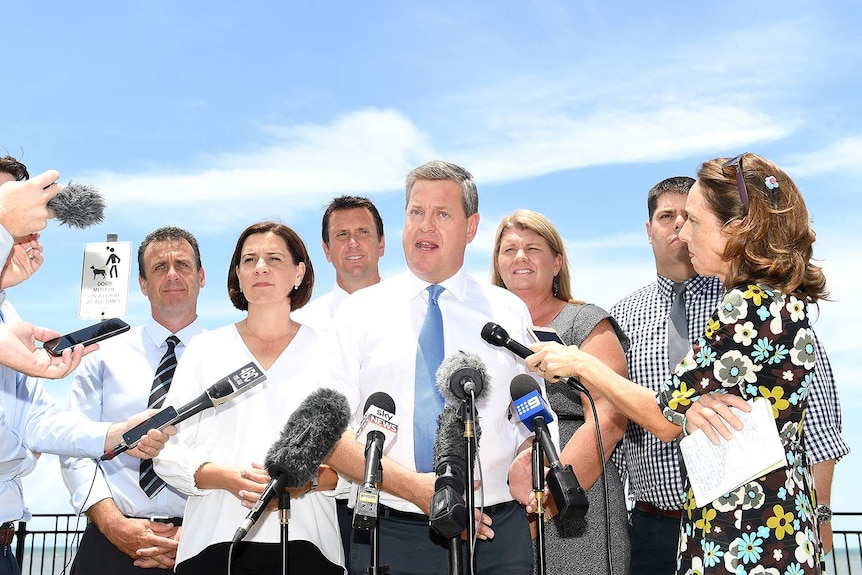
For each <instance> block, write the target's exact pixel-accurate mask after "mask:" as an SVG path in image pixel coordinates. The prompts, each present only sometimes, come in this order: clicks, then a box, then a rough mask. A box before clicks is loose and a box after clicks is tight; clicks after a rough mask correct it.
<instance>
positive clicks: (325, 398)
mask: <svg viewBox="0 0 862 575" xmlns="http://www.w3.org/2000/svg"><path fill="white" fill-rule="evenodd" d="M349 419H350V405H349V404H348V403H347V398H346V397H344V395H343V394H341V393H339V392H337V391H335V390H332V389H327V388H321V389H318V390H316V391H314V392H312V393H311V394H309V395H308V397H306V398H305V399H304V400H303V401H302V403H300V404H299V407H297V408H296V410H295V411H294V412H293V413H291V414H290V417H288V418H287V423H285V424H284V429H283V430H282V431H281V436H280V437H279V438H278V439H277V440H276V441H275V443H273V444H272V446H271V447H270V448H269V451H268V452H267V454H266V458H265V459H264V460H263V463H264V466H265V467H266V470H267V472H268V473H269V476H270V477H272V480H271V481H270V482H269V483H268V484H267V486H266V489H264V490H263V493H261V494H260V498H259V499H258V500H257V503H255V504H254V507H252V508H251V511H249V512H248V516H247V517H246V518H245V520H244V521H243V522H242V525H240V527H239V529H237V530H236V533H235V534H234V536H233V543H234V544H236V543H239V542H240V541H242V540H243V538H244V537H245V536H246V535H247V534H248V532H249V530H250V529H251V528H252V526H253V525H254V524H255V523H257V520H258V519H260V517H261V515H263V512H264V510H265V509H266V506H267V505H269V502H270V501H272V499H273V498H274V497H276V496H277V495H279V494H281V493H282V492H283V491H284V490H285V489H286V488H297V487H302V486H303V485H305V484H306V483H308V482H309V481H311V480H312V479H313V478H314V476H315V475H316V474H317V469H318V467H320V464H321V463H323V460H324V459H326V456H327V455H329V453H330V452H331V451H332V450H333V449H334V448H335V444H336V443H338V440H339V439H340V438H341V435H342V434H343V433H344V430H346V429H347V421H348V420H349Z"/></svg>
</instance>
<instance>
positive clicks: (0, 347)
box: [0, 321, 99, 379]
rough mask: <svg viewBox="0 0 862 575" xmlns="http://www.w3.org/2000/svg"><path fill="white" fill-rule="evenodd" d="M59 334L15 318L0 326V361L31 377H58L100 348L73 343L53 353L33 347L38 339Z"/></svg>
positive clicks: (42, 339)
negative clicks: (70, 347) (57, 352)
mask: <svg viewBox="0 0 862 575" xmlns="http://www.w3.org/2000/svg"><path fill="white" fill-rule="evenodd" d="M60 335H61V334H60V333H58V332H56V331H54V330H51V329H47V328H44V327H38V326H35V325H31V324H29V323H25V322H21V321H15V322H9V323H5V324H3V325H0V364H3V365H5V366H7V367H10V368H12V369H13V370H15V371H17V372H20V373H23V374H24V375H29V376H32V377H44V378H46V379H60V378H63V377H66V376H67V375H69V374H70V373H71V372H72V370H74V369H75V368H76V367H78V364H79V363H81V358H83V357H84V356H85V355H87V354H88V353H90V352H92V351H95V350H97V349H99V345H98V344H92V345H88V346H87V347H84V346H82V345H76V346H75V347H74V348H72V349H67V350H64V351H63V354H62V355H60V356H54V355H51V354H50V353H48V352H47V351H45V350H44V349H43V348H38V349H37V348H36V342H37V341H48V340H49V339H53V338H55V337H60Z"/></svg>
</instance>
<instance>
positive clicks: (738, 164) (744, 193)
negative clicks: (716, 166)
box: [721, 152, 748, 210]
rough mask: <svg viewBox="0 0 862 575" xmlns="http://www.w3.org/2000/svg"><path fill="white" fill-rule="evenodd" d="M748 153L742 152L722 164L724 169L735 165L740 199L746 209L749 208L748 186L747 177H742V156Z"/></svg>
mask: <svg viewBox="0 0 862 575" xmlns="http://www.w3.org/2000/svg"><path fill="white" fill-rule="evenodd" d="M747 153H748V152H742V153H741V154H739V155H738V156H736V157H735V158H732V159H730V160H727V161H726V162H725V163H723V164H722V165H721V169H722V170H724V168H726V167H728V166H733V169H734V170H735V171H736V187H737V188H739V200H740V201H741V202H742V206H743V207H744V208H745V209H746V210H748V188H746V187H745V178H743V177H742V157H743V156H745V154H747Z"/></svg>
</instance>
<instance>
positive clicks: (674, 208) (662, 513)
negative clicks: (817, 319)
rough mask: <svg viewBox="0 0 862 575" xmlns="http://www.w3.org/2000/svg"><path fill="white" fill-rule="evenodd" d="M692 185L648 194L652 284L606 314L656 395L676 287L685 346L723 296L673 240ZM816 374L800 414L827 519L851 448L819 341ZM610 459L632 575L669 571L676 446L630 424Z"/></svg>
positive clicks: (677, 486) (669, 185)
mask: <svg viewBox="0 0 862 575" xmlns="http://www.w3.org/2000/svg"><path fill="white" fill-rule="evenodd" d="M693 184H694V180H693V179H692V178H687V177H674V178H668V179H666V180H663V181H661V182H659V183H658V184H656V185H655V187H653V188H652V189H651V190H650V191H649V194H648V195H647V209H648V212H649V221H647V223H646V231H647V237H648V239H649V242H650V244H651V245H652V249H653V256H654V258H655V265H656V272H657V275H658V277H657V281H656V282H655V283H652V284H650V285H647V286H645V287H642V288H641V289H639V290H637V291H635V292H634V293H632V294H630V295H628V296H626V297H625V298H623V299H622V300H620V301H619V302H617V304H616V305H614V306H613V307H612V308H611V310H610V311H611V315H612V316H613V317H614V319H616V320H617V323H619V325H620V327H622V329H623V330H624V331H625V333H626V334H627V335H628V336H629V339H630V340H631V347H630V348H629V350H628V353H627V354H626V357H627V360H628V368H629V377H630V378H631V379H632V381H635V382H637V383H639V384H640V385H643V386H646V387H649V388H650V389H652V390H654V391H656V392H658V391H659V388H660V386H661V384H662V383H663V382H664V381H665V380H666V379H667V377H668V375H669V374H670V368H669V366H668V351H667V337H668V333H667V332H668V330H667V321H668V314H669V313H670V307H671V303H672V301H673V293H674V292H673V289H672V288H673V284H674V282H685V302H686V315H687V318H688V338H689V342H693V341H694V340H695V339H696V338H697V337H698V336H700V335H701V334H702V333H703V331H704V328H705V326H706V322H707V320H708V319H709V317H710V315H712V313H713V312H714V311H715V309H716V307H717V306H718V303H719V301H720V299H721V296H722V293H723V291H724V286H722V284H721V282H720V281H719V280H718V278H715V277H703V276H700V275H697V272H695V271H694V267H692V265H691V260H690V259H689V256H688V248H687V246H686V244H685V243H684V242H682V241H681V240H680V239H679V238H678V237H677V233H678V232H679V230H680V228H681V227H682V225H683V223H684V222H685V201H686V198H687V197H688V191H689V189H690V188H691V186H692V185H693ZM815 339H816V338H815ZM815 374H816V375H815V383H814V385H813V386H812V390H811V394H810V396H809V400H808V412H807V414H806V416H805V420H806V423H805V442H806V447H807V451H808V454H809V462H810V463H812V464H813V466H814V476H815V483H816V487H817V503H818V510H819V511H820V512H821V513H824V514H826V513H829V511H828V505H829V500H830V492H831V488H832V473H833V470H834V467H835V462H836V461H837V460H838V459H840V458H841V457H843V456H844V455H846V454H847V453H848V452H849V451H850V449H849V447H848V446H847V444H846V443H845V442H844V440H843V439H842V437H841V407H840V404H839V401H838V393H837V391H836V389H835V381H834V378H833V376H832V368H831V366H830V365H829V358H828V357H827V355H826V350H824V349H823V347H822V345H821V344H820V342H819V340H817V365H816V368H815ZM614 457H615V461H616V463H617V467H618V468H619V469H620V470H621V471H622V473H623V474H624V476H626V477H627V479H628V497H629V499H630V502H631V503H633V506H632V513H631V548H632V563H631V572H632V573H637V574H638V575H650V574H658V575H667V574H670V573H673V572H674V571H675V569H676V551H677V543H678V540H679V524H680V518H681V512H682V506H683V497H684V493H683V480H682V472H681V469H680V468H681V461H682V460H681V456H680V452H679V443H678V440H677V441H675V442H672V443H663V442H662V441H661V440H660V439H658V438H657V437H656V436H654V435H652V434H651V433H649V432H648V431H646V430H645V429H644V428H642V427H640V426H639V425H635V424H634V423H631V422H629V424H628V428H627V429H626V434H625V437H624V439H623V442H622V446H621V448H620V449H618V450H617V452H616V453H615V455H614ZM623 463H624V465H623ZM824 517H825V515H824ZM821 538H822V539H823V543H824V550H825V551H826V552H829V551H830V550H831V548H832V530H831V527H830V526H829V524H828V523H824V522H823V521H822V520H821Z"/></svg>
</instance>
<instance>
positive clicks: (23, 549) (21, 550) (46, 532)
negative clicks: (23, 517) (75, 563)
mask: <svg viewBox="0 0 862 575" xmlns="http://www.w3.org/2000/svg"><path fill="white" fill-rule="evenodd" d="M86 526H87V519H86V518H85V517H78V516H76V515H72V514H58V515H50V514H44V513H35V514H33V519H32V520H31V521H19V522H18V529H17V530H16V531H15V558H16V559H17V560H18V566H19V567H20V568H21V573H22V575H48V574H51V575H54V574H60V573H64V572H68V571H69V567H68V566H69V565H71V563H72V558H74V557H75V552H77V550H78V542H79V541H80V539H81V534H82V533H83V532H84V528H85V527H86Z"/></svg>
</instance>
